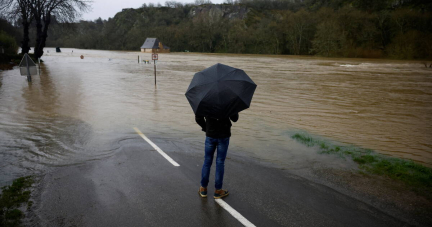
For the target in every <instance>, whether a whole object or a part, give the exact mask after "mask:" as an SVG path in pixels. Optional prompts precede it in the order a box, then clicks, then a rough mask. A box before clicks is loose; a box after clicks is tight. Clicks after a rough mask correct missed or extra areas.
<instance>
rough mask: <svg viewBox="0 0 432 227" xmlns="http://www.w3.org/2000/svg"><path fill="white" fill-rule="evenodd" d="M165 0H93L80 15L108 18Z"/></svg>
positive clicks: (180, 0)
mask: <svg viewBox="0 0 432 227" xmlns="http://www.w3.org/2000/svg"><path fill="white" fill-rule="evenodd" d="M165 1H166V0H162V1H159V0H93V3H91V8H92V9H91V10H90V11H89V12H87V13H84V14H83V15H82V19H83V20H95V19H97V18H99V17H101V18H102V19H105V20H106V19H108V17H114V15H115V14H116V13H118V12H120V11H121V10H122V9H124V8H139V7H141V6H142V5H143V4H144V3H146V4H147V5H148V4H149V3H154V4H155V5H157V4H158V3H160V4H161V5H165ZM175 1H176V2H182V3H193V2H195V0H175ZM211 2H212V3H215V4H218V3H223V2H224V0H211Z"/></svg>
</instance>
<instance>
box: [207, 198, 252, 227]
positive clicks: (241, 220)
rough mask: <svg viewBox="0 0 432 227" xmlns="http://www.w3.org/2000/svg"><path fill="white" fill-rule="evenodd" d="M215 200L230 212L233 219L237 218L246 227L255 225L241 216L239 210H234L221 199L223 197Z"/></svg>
mask: <svg viewBox="0 0 432 227" xmlns="http://www.w3.org/2000/svg"><path fill="white" fill-rule="evenodd" d="M215 201H216V202H217V203H218V204H219V205H220V206H221V207H223V208H224V209H225V210H226V211H228V213H230V214H231V215H232V216H233V217H234V218H235V219H237V220H238V221H239V222H241V223H242V224H243V225H244V226H246V227H256V226H255V225H254V224H252V223H251V222H250V221H248V220H247V219H246V218H245V217H243V216H242V215H241V214H240V213H239V212H237V211H236V210H234V208H232V207H231V206H230V205H228V203H226V202H225V201H223V199H215Z"/></svg>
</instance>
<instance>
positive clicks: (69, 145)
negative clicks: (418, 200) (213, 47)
mask: <svg viewBox="0 0 432 227" xmlns="http://www.w3.org/2000/svg"><path fill="white" fill-rule="evenodd" d="M73 50H74V51H73V53H72V49H67V48H63V49H62V51H63V52H62V53H55V49H54V48H47V49H46V55H45V56H43V60H44V61H45V62H44V64H43V66H42V68H41V75H40V76H34V77H33V82H32V83H31V84H29V83H27V81H26V78H25V77H22V76H19V71H18V69H14V70H10V71H3V72H0V167H1V171H0V172H2V175H1V176H0V179H12V177H15V176H16V175H19V174H21V173H23V172H26V171H38V170H42V169H43V168H45V167H46V166H62V165H70V164H75V163H81V162H86V161H89V160H94V159H100V158H103V157H107V156H109V155H112V154H113V153H115V152H117V151H119V149H120V148H121V147H122V145H123V144H125V143H127V141H128V140H129V139H131V138H134V137H136V134H135V133H134V131H133V129H132V127H138V128H140V130H141V131H143V133H145V134H146V135H148V136H149V137H150V138H161V139H162V138H182V140H184V141H186V142H187V143H190V144H195V145H196V147H199V146H201V145H202V140H203V134H202V133H201V132H200V130H199V126H198V125H196V123H195V121H194V115H193V112H192V109H191V108H190V106H189V104H188V102H187V100H186V98H185V96H184V93H185V91H186V89H187V87H188V85H189V83H190V81H191V79H192V77H193V75H194V73H196V72H198V71H201V70H203V69H205V68H207V67H209V66H211V65H213V64H216V63H222V64H227V65H230V66H233V67H236V68H241V69H243V70H244V71H245V72H246V73H247V74H248V75H249V76H250V77H251V78H252V79H253V80H254V81H255V83H256V84H257V85H258V87H257V90H256V92H255V95H254V98H253V100H252V105H251V108H250V109H247V110H245V111H243V112H242V113H241V114H240V120H239V122H237V123H235V124H234V126H233V129H232V131H233V137H232V142H231V144H233V145H232V148H231V149H237V150H238V151H239V152H242V153H244V154H245V155H248V156H252V157H254V158H257V159H262V160H265V161H270V162H275V163H278V164H281V165H285V166H292V165H295V163H298V162H299V160H300V158H299V157H302V156H304V157H309V159H308V160H309V161H310V160H315V161H317V160H318V159H316V158H315V156H313V155H312V153H311V149H310V148H305V147H304V146H303V145H300V144H298V143H297V142H295V141H293V140H292V139H291V138H290V136H292V135H293V134H294V133H296V132H307V133H309V134H312V135H315V136H320V137H322V138H325V139H329V140H333V141H337V142H340V143H344V144H352V145H355V146H360V147H364V148H370V149H373V150H375V151H377V152H380V153H383V154H386V155H390V156H394V157H401V158H405V159H412V160H415V161H417V162H420V163H423V164H425V165H427V166H432V139H431V138H432V70H431V69H428V68H424V66H423V65H422V64H420V62H414V61H393V60H373V59H340V58H335V59H331V58H316V57H294V56H265V55H234V54H197V53H170V54H160V55H159V61H158V63H157V68H158V71H157V87H155V85H154V75H153V65H148V64H138V63H137V56H138V55H140V56H141V57H142V59H146V60H150V59H151V56H150V54H143V53H139V52H120V51H97V50H79V49H73ZM81 54H82V55H84V59H80V58H79V56H80V55H81ZM313 152H316V151H315V150H313ZM311 155H312V156H313V158H310V157H312V156H311ZM318 161H319V160H318Z"/></svg>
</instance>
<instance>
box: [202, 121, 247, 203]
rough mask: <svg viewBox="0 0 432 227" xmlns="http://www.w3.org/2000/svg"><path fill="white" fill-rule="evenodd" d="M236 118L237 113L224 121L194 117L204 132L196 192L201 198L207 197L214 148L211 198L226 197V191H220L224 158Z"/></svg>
mask: <svg viewBox="0 0 432 227" xmlns="http://www.w3.org/2000/svg"><path fill="white" fill-rule="evenodd" d="M238 118H239V115H238V113H237V114H234V115H233V116H231V117H229V118H225V119H216V118H211V117H205V118H204V117H201V116H195V121H196V122H197V123H198V124H199V125H200V126H201V128H202V130H203V131H204V132H206V140H205V156H204V165H203V167H202V173H201V187H200V188H199V191H198V192H199V194H200V196H201V197H203V198H206V197H207V185H208V183H209V177H210V168H211V165H212V163H213V156H214V153H215V150H216V148H217V156H216V175H215V193H214V196H213V197H214V198H215V199H219V198H222V197H225V196H227V195H228V190H224V189H222V184H223V177H224V169H225V158H226V155H227V151H228V145H229V140H230V137H231V125H232V124H231V121H233V122H237V120H238Z"/></svg>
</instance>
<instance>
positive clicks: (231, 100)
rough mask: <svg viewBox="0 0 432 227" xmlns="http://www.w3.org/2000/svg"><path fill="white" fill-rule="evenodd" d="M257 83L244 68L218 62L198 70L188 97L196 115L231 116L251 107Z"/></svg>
mask: <svg viewBox="0 0 432 227" xmlns="http://www.w3.org/2000/svg"><path fill="white" fill-rule="evenodd" d="M256 86H257V85H256V84H255V83H254V82H253V81H252V80H251V78H250V77H249V76H248V75H247V74H246V73H245V72H244V71H243V70H241V69H236V68H233V67H230V66H227V65H223V64H216V65H213V66H211V67H209V68H207V69H204V70H203V71H201V72H198V73H195V75H194V77H193V79H192V81H191V83H190V85H189V88H188V89H187V91H186V98H187V99H188V101H189V103H190V105H191V107H192V109H193V111H194V112H195V114H196V115H199V116H205V117H214V118H218V119H222V118H228V117H229V116H232V115H233V114H236V113H238V112H240V111H242V110H244V109H247V108H249V106H250V103H251V101H252V96H253V93H254V91H255V88H256Z"/></svg>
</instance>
